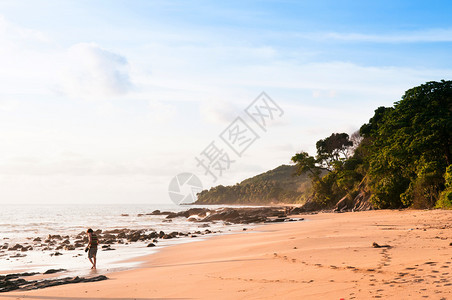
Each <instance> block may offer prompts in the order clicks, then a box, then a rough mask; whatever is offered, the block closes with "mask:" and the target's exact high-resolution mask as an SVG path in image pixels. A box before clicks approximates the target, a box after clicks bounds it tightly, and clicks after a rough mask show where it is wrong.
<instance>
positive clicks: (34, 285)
mask: <svg viewBox="0 0 452 300" xmlns="http://www.w3.org/2000/svg"><path fill="white" fill-rule="evenodd" d="M63 271H66V270H64V269H59V270H54V269H50V270H47V271H46V272H44V273H43V274H54V273H58V272H63ZM37 274H41V273H39V272H32V273H14V274H7V275H0V293H3V292H10V291H14V290H23V291H29V290H35V289H43V288H46V287H51V286H57V285H63V284H70V283H79V282H95V281H101V280H106V279H108V278H107V277H106V276H105V275H99V276H92V277H78V276H75V277H64V278H57V279H41V280H25V279H24V278H23V277H31V276H34V275H37Z"/></svg>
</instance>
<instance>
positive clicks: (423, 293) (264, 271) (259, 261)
mask: <svg viewBox="0 0 452 300" xmlns="http://www.w3.org/2000/svg"><path fill="white" fill-rule="evenodd" d="M307 218H308V220H309V222H287V223H278V224H263V225H262V226H256V227H254V228H252V229H250V230H247V231H244V232H239V233H237V234H226V235H220V236H211V237H209V238H208V239H206V240H202V241H197V242H192V243H184V244H180V245H174V246H173V247H165V248H163V249H162V250H161V251H159V252H157V253H155V254H151V255H149V256H146V257H143V258H141V260H143V259H144V260H145V262H144V263H143V264H142V265H141V266H140V267H139V268H138V269H134V270H128V271H123V272H117V273H110V274H109V277H110V279H109V280H106V281H102V282H97V283H80V284H70V285H64V286H58V287H51V288H46V289H42V290H34V291H27V292H24V291H16V292H8V293H2V294H0V296H1V297H6V298H15V299H30V298H31V299H32V298H33V297H63V296H71V297H85V298H86V297H89V298H98V297H100V298H102V297H103V298H109V297H114V298H117V297H124V298H130V297H131V298H134V297H135V298H138V297H159V298H164V297H176V298H196V299H212V298H220V299H270V298H277V299H278V298H281V295H284V298H287V299H296V298H299V297H304V298H305V299H322V298H325V299H333V298H338V299H339V298H344V299H366V298H400V297H401V295H404V296H405V297H408V296H409V298H410V299H424V297H434V298H435V299H441V297H444V299H447V298H450V297H451V296H452V292H451V291H452V264H451V261H452V257H451V254H450V252H451V250H452V246H449V243H450V242H451V240H452V239H451V236H452V232H451V231H452V227H451V225H449V224H450V223H451V221H452V211H447V210H432V211H417V210H402V211H398V210H397V211H390V210H385V211H368V212H354V213H340V214H334V213H319V214H316V215H308V216H307ZM245 227H246V226H245ZM373 243H376V244H378V245H379V246H382V247H381V248H376V247H374V246H373ZM385 246H389V247H385ZM21 295H22V296H24V297H23V298H22V297H21Z"/></svg>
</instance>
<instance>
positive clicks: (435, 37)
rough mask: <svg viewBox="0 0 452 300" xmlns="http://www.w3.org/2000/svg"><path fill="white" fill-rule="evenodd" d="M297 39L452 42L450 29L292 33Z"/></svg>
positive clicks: (370, 41) (451, 30)
mask: <svg viewBox="0 0 452 300" xmlns="http://www.w3.org/2000/svg"><path fill="white" fill-rule="evenodd" d="M293 35H294V36H296V37H298V38H304V39H309V40H317V41H344V42H369V43H423V42H452V28H437V29H428V30H419V31H405V32H401V31H399V32H391V33H384V34H372V33H358V32H310V33H294V34H293Z"/></svg>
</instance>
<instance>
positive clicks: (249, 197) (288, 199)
mask: <svg viewBox="0 0 452 300" xmlns="http://www.w3.org/2000/svg"><path fill="white" fill-rule="evenodd" d="M295 172H296V167H295V166H288V165H282V166H279V167H277V168H276V169H274V170H270V171H268V172H265V173H263V174H260V175H257V176H254V177H252V178H249V179H246V180H244V181H242V182H241V183H237V184H236V185H233V186H223V185H219V186H216V187H212V188H211V189H210V190H203V191H202V192H201V193H199V194H198V200H197V201H196V204H249V205H261V204H270V203H277V202H282V203H303V202H304V201H305V197H306V194H307V191H308V189H309V186H310V180H309V177H308V176H307V175H302V176H295Z"/></svg>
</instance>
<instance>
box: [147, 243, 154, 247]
mask: <svg viewBox="0 0 452 300" xmlns="http://www.w3.org/2000/svg"><path fill="white" fill-rule="evenodd" d="M147 247H155V244H153V243H150V244H148V245H147Z"/></svg>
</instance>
